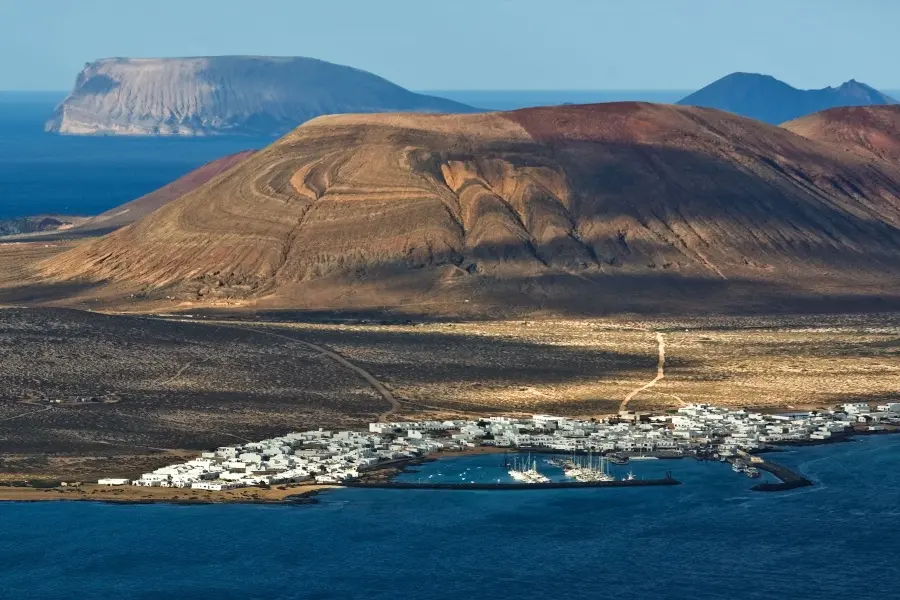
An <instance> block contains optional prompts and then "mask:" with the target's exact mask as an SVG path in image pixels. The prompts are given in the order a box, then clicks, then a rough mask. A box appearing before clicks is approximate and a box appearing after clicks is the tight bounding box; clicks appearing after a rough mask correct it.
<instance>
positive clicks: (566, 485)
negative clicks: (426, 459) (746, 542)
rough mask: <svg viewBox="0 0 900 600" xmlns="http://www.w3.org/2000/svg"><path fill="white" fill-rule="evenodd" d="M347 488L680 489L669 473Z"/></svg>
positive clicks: (349, 484) (376, 484)
mask: <svg viewBox="0 0 900 600" xmlns="http://www.w3.org/2000/svg"><path fill="white" fill-rule="evenodd" d="M341 485H343V486H344V487H348V488H367V489H390V490H558V489H571V488H601V487H614V488H621V487H653V486H665V485H681V482H680V481H678V480H677V479H675V478H674V477H672V475H671V474H670V473H666V476H665V477H663V478H660V479H630V480H619V481H551V482H547V483H490V482H484V483H450V482H447V483H440V482H436V483H418V482H411V481H345V482H343V483H342V484H341Z"/></svg>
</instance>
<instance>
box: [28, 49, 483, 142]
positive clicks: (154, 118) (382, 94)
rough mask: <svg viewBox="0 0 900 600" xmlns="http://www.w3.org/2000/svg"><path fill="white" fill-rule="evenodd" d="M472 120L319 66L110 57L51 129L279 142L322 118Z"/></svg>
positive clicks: (379, 82)
mask: <svg viewBox="0 0 900 600" xmlns="http://www.w3.org/2000/svg"><path fill="white" fill-rule="evenodd" d="M396 111H404V112H405V111H411V112H442V113H456V112H473V111H474V109H472V108H471V107H468V106H465V105H463V104H459V103H457V102H452V101H450V100H445V99H443V98H436V97H433V96H425V95H421V94H415V93H413V92H410V91H408V90H406V89H404V88H402V87H400V86H397V85H395V84H393V83H391V82H389V81H387V80H385V79H382V78H381V77H378V76H376V75H373V74H371V73H367V72H366V71H361V70H359V69H354V68H351V67H345V66H341V65H335V64H332V63H328V62H325V61H321V60H316V59H313V58H301V57H297V58H293V57H260V56H214V57H192V58H107V59H103V60H98V61H96V62H93V63H89V64H87V65H86V66H85V67H84V70H82V72H81V73H80V74H79V75H78V79H77V80H76V82H75V89H74V90H73V91H72V93H71V94H70V95H69V96H68V98H66V99H65V100H64V101H63V103H62V104H60V106H59V107H58V108H57V110H56V113H55V115H54V116H53V118H52V119H51V120H50V121H48V122H47V125H46V129H47V130H48V131H52V132H57V133H65V134H76V135H91V134H119V135H214V134H241V135H280V134H283V133H285V132H287V131H290V130H291V129H293V128H294V127H296V126H297V125H299V124H300V123H303V122H304V121H307V120H309V119H312V118H314V117H317V116H320V115H327V114H335V113H349V112H353V113H372V112H396Z"/></svg>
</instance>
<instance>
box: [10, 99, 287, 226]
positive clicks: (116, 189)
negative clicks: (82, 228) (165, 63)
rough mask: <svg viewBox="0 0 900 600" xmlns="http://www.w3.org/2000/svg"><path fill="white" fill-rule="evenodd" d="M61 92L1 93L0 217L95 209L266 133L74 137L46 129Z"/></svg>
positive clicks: (260, 142) (252, 144)
mask: <svg viewBox="0 0 900 600" xmlns="http://www.w3.org/2000/svg"><path fill="white" fill-rule="evenodd" d="M61 99H62V96H61V95H60V94H28V93H9V92H6V93H0V219H3V218H11V217H20V216H25V215H32V214H40V213H62V214H73V215H94V214H98V213H101V212H103V211H105V210H107V209H110V208H112V207H114V206H118V205H119V204H122V203H124V202H128V201H129V200H133V199H135V198H137V197H139V196H142V195H144V194H146V193H149V192H152V191H153V190H155V189H157V188H159V187H161V186H163V185H165V184H167V183H169V182H170V181H173V180H174V179H177V178H178V177H180V176H182V175H184V174H185V173H187V172H188V171H191V170H193V169H195V168H196V167H199V166H200V165H202V164H204V163H206V162H209V161H210V160H213V159H216V158H219V157H220V156H225V155H226V154H231V153H233V152H238V151H240V150H245V149H247V148H261V147H263V146H265V145H266V144H268V143H270V142H271V141H272V140H271V139H257V138H240V137H229V138H199V139H185V138H129V137H80V136H59V135H53V134H49V133H44V122H45V121H46V120H47V119H48V118H49V117H50V116H51V115H52V114H53V109H54V107H55V106H56V104H57V103H58V102H59V100H61Z"/></svg>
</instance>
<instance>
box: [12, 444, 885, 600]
mask: <svg viewBox="0 0 900 600" xmlns="http://www.w3.org/2000/svg"><path fill="white" fill-rule="evenodd" d="M775 458H777V459H778V460H779V461H781V462H783V463H785V464H788V465H790V466H793V467H796V468H798V469H800V470H802V471H803V472H805V473H806V474H808V475H809V476H811V477H812V478H813V479H815V481H816V483H817V485H816V486H814V487H812V488H807V489H803V490H798V491H793V492H788V493H773V494H763V493H754V492H751V491H749V487H750V486H751V484H752V482H751V480H749V479H747V478H746V477H744V476H742V475H738V474H735V473H733V472H732V471H731V470H730V469H729V468H728V466H727V465H722V464H720V463H699V462H696V461H694V460H693V459H683V460H680V461H645V462H642V463H633V464H632V465H629V467H627V468H632V469H634V471H635V473H636V474H638V475H639V476H641V477H652V476H655V475H657V474H660V473H662V472H663V471H665V470H671V471H672V472H673V474H674V475H675V476H676V477H677V478H679V479H680V480H682V481H683V482H684V485H681V486H676V487H665V488H630V489H609V488H607V489H596V488H595V489H575V490H572V489H569V490H532V491H521V492H519V491H514V492H490V491H488V492H460V491H409V490H363V489H352V490H340V491H335V492H328V493H326V494H323V495H321V496H320V500H321V502H320V503H319V504H315V505H307V506H277V507H271V506H248V505H245V506H171V505H162V504H157V505H133V506H119V505H107V504H96V503H35V504H3V505H0V597H4V598H22V597H26V596H27V597H29V598H62V597H78V598H83V599H94V598H115V599H119V600H122V599H155V598H193V599H206V598H210V599H213V598H215V599H219V600H225V599H232V598H234V599H238V598H241V599H253V598H265V599H266V600H271V599H272V598H297V599H322V600H324V599H344V598H354V599H355V598H371V599H382V598H385V599H387V598H389V599H392V600H396V599H398V598H416V599H420V600H432V599H434V600H438V599H447V598H475V597H479V598H617V599H660V600H667V599H679V600H680V599H692V600H722V599H729V600H756V599H765V600H771V599H772V598H790V599H795V600H807V599H808V600H828V599H832V598H834V599H837V598H846V597H848V596H849V597H853V598H857V599H880V598H896V597H897V583H896V572H895V571H896V566H897V565H896V560H897V556H898V555H900V506H898V500H900V437H898V436H884V437H872V438H866V439H862V440H860V441H857V442H853V443H847V444H838V445H832V446H820V447H813V448H802V449H797V450H791V451H789V452H786V453H783V454H779V455H777V457H775ZM501 460H502V457H500V456H497V455H488V456H478V457H466V458H459V459H451V460H447V461H439V462H436V463H431V464H427V465H424V466H423V467H422V469H421V471H420V472H418V473H409V474H407V475H406V477H413V478H421V477H428V475H434V474H436V473H442V476H446V477H452V476H453V474H454V473H462V472H465V471H468V472H469V473H472V472H473V471H487V472H486V473H484V474H482V475H480V476H481V477H484V478H486V479H490V478H492V477H494V476H495V475H496V474H497V473H498V472H502V471H501V468H500V461H501ZM479 467H481V469H479ZM466 476H467V477H469V476H470V475H466Z"/></svg>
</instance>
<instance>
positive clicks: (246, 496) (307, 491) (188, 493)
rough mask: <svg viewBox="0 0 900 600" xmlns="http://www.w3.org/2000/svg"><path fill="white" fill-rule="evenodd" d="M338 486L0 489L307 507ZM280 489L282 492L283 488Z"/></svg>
mask: <svg viewBox="0 0 900 600" xmlns="http://www.w3.org/2000/svg"><path fill="white" fill-rule="evenodd" d="M336 487H339V486H334V485H323V484H315V483H309V484H296V485H292V486H278V487H273V488H270V489H263V488H239V489H235V490H227V491H221V492H216V491H210V490H194V489H189V488H161V487H149V488H148V487H137V486H130V485H128V486H105V485H103V486H101V485H96V484H85V485H81V486H78V487H65V488H33V487H13V486H0V504H2V503H3V502H105V503H110V504H158V503H159V504H270V505H288V504H309V503H314V502H316V500H315V498H314V496H315V495H317V494H319V493H320V492H322V491H324V490H329V489H334V488H336ZM282 488H283V489H282Z"/></svg>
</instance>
